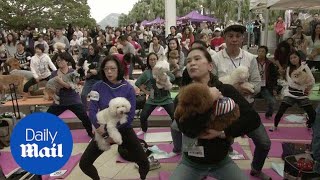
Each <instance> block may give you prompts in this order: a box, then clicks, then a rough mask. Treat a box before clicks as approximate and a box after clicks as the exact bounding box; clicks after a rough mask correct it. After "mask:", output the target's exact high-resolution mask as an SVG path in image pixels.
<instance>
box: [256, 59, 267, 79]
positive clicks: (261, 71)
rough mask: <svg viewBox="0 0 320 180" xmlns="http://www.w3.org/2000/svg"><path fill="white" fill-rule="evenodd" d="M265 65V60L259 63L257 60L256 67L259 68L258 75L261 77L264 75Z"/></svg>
mask: <svg viewBox="0 0 320 180" xmlns="http://www.w3.org/2000/svg"><path fill="white" fill-rule="evenodd" d="M265 65H266V62H264V63H260V62H259V61H258V69H259V72H260V76H261V77H262V76H263V75H264V71H265Z"/></svg>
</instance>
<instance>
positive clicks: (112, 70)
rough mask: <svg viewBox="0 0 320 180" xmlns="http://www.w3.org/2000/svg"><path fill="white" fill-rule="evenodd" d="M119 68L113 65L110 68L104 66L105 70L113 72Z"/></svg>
mask: <svg viewBox="0 0 320 180" xmlns="http://www.w3.org/2000/svg"><path fill="white" fill-rule="evenodd" d="M117 69H118V68H115V67H112V68H109V67H104V68H103V70H105V71H109V70H110V71H111V72H115V71H116V70H117Z"/></svg>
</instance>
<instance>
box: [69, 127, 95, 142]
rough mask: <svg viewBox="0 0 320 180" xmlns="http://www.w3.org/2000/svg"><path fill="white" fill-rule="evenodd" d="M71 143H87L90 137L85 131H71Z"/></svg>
mask: <svg viewBox="0 0 320 180" xmlns="http://www.w3.org/2000/svg"><path fill="white" fill-rule="evenodd" d="M71 134H72V140H73V143H88V142H89V141H90V139H91V138H90V137H89V136H88V134H87V131H86V130H85V129H75V130H71Z"/></svg>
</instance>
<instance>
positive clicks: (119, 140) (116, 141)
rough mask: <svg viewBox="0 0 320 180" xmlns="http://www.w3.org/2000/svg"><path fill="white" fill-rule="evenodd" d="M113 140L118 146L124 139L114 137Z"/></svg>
mask: <svg viewBox="0 0 320 180" xmlns="http://www.w3.org/2000/svg"><path fill="white" fill-rule="evenodd" d="M112 139H113V141H114V142H115V143H117V144H119V145H121V144H122V137H121V136H117V137H113V138H112Z"/></svg>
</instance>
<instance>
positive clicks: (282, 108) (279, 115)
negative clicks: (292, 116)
mask: <svg viewBox="0 0 320 180" xmlns="http://www.w3.org/2000/svg"><path fill="white" fill-rule="evenodd" d="M289 107H291V105H290V104H287V103H285V102H282V103H281V104H280V107H279V110H278V112H277V115H276V116H275V118H274V127H278V125H279V122H280V120H281V118H282V116H283V114H284V113H285V112H286V110H287V109H288V108H289ZM301 108H303V110H304V111H305V112H306V113H307V114H308V117H309V120H308V121H309V122H307V123H311V124H312V123H313V122H314V121H315V119H316V111H315V110H314V109H313V107H312V105H306V106H302V107H301Z"/></svg>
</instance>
